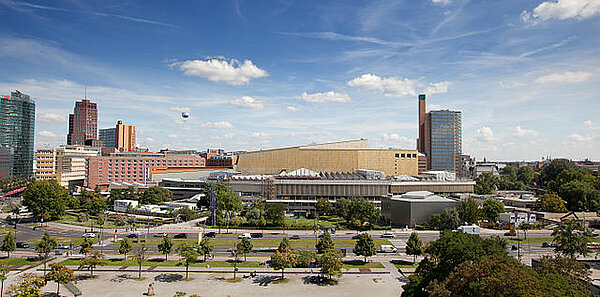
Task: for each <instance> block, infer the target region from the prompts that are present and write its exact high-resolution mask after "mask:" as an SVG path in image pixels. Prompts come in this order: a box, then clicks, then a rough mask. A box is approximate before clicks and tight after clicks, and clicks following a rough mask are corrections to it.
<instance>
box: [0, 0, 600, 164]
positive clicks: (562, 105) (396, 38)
mask: <svg viewBox="0 0 600 297" xmlns="http://www.w3.org/2000/svg"><path fill="white" fill-rule="evenodd" d="M0 17H1V18H2V25H0V69H1V70H0V93H2V94H9V93H10V92H11V91H13V90H19V91H21V92H23V93H26V94H29V95H30V96H31V97H32V98H33V99H34V100H35V101H36V108H37V111H36V135H35V142H36V147H38V148H40V147H47V146H58V145H61V144H65V143H66V134H67V130H68V123H67V118H68V114H69V113H70V112H72V111H73V107H74V104H75V101H76V100H80V99H82V98H84V97H86V96H87V98H88V99H90V100H92V101H94V102H96V103H97V104H98V118H99V120H98V128H99V129H101V128H108V127H111V126H114V125H115V123H116V121H117V120H123V122H124V124H129V125H135V126H137V142H138V145H139V146H141V147H149V148H150V149H151V150H158V149H161V148H169V149H198V150H204V149H206V148H224V149H226V150H229V151H235V150H255V149H267V148H273V147H283V146H289V145H304V144H308V143H322V142H329V141H339V140H349V139H357V138H366V139H368V140H369V143H370V145H371V146H373V147H400V148H406V149H414V148H416V137H417V133H418V131H417V120H418V118H417V95H418V94H419V93H426V94H427V103H428V108H429V109H430V110H436V109H452V110H460V111H462V134H463V136H462V142H463V145H462V146H463V149H462V150H463V153H464V154H469V155H471V156H473V157H476V158H477V159H479V160H481V159H482V158H487V159H488V160H541V158H542V157H546V156H551V157H553V158H556V157H566V158H572V159H584V158H590V159H593V160H600V149H599V148H598V147H599V145H600V118H599V117H598V113H599V111H600V100H599V96H598V94H599V92H600V0H548V1H541V0H536V1H534V0H503V1H483V0H482V1H466V0H428V1H425V0H423V1H408V0H407V1H388V0H382V1H309V0H303V1H292V0H285V1H284V0H280V1H249V0H248V1H242V0H237V1H234V0H231V1H151V0H150V1H126V0H119V1H109V0H107V1H74V0H68V1H64V0H57V1H11V0H0ZM182 112H188V113H189V114H190V117H189V118H188V119H183V118H182V117H181V113H182Z"/></svg>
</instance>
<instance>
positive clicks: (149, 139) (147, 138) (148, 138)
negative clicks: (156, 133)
mask: <svg viewBox="0 0 600 297" xmlns="http://www.w3.org/2000/svg"><path fill="white" fill-rule="evenodd" d="M146 141H147V142H154V138H152V137H146Z"/></svg>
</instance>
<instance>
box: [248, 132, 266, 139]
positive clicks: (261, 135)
mask: <svg viewBox="0 0 600 297" xmlns="http://www.w3.org/2000/svg"><path fill="white" fill-rule="evenodd" d="M267 136H268V135H267V133H265V132H254V133H252V138H267Z"/></svg>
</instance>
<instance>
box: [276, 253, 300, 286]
mask: <svg viewBox="0 0 600 297" xmlns="http://www.w3.org/2000/svg"><path fill="white" fill-rule="evenodd" d="M297 262H298V261H297V260H296V254H294V252H293V251H292V249H290V248H289V247H285V248H284V249H283V250H281V251H279V250H277V251H276V252H275V253H273V254H272V255H271V267H272V268H273V269H275V270H281V278H282V279H283V278H284V277H285V275H284V271H285V269H286V268H288V267H293V266H294V265H296V263H297Z"/></svg>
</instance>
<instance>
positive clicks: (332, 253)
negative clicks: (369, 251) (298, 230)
mask: <svg viewBox="0 0 600 297" xmlns="http://www.w3.org/2000/svg"><path fill="white" fill-rule="evenodd" d="M317 262H318V263H319V267H321V271H320V273H321V275H323V276H325V275H327V276H329V279H330V280H331V278H332V277H334V276H335V277H341V276H342V268H344V264H343V263H342V252H341V251H339V250H334V249H329V250H326V251H325V252H324V253H323V254H322V255H321V256H319V259H318V260H317Z"/></svg>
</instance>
